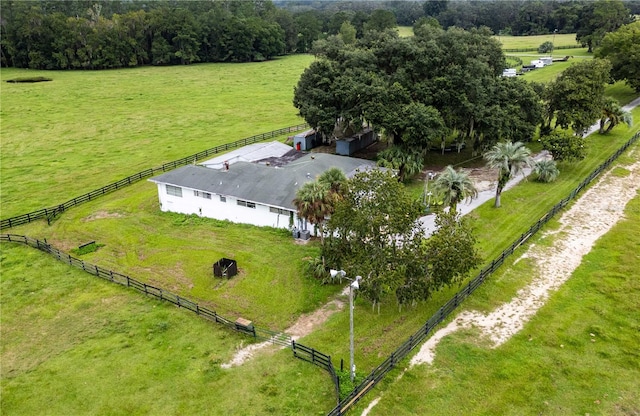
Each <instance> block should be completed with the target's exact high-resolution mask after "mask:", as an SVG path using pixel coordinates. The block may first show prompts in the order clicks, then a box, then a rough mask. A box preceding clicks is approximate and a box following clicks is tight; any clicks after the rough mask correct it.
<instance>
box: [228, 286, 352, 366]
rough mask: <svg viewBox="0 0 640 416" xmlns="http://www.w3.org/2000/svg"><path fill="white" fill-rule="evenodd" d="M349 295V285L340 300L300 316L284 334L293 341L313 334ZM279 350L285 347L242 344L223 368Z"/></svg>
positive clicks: (342, 306) (337, 299) (262, 343)
mask: <svg viewBox="0 0 640 416" xmlns="http://www.w3.org/2000/svg"><path fill="white" fill-rule="evenodd" d="M348 294H349V286H348V285H347V287H345V288H344V290H343V291H342V292H341V293H340V296H339V297H338V298H336V299H334V300H332V301H330V302H329V303H327V304H325V305H323V306H322V307H321V308H320V309H318V310H316V311H314V312H312V313H309V314H306V315H302V316H300V317H299V318H298V320H297V321H296V323H295V324H293V325H292V326H291V327H289V328H287V329H286V330H285V331H284V332H285V333H286V334H289V335H291V338H293V340H297V339H299V338H302V337H304V336H306V335H309V334H311V333H312V332H313V331H314V330H315V329H317V328H318V327H320V326H321V325H322V324H324V323H325V322H326V321H327V319H329V317H330V316H331V315H333V314H334V313H336V312H338V311H341V310H343V309H344V305H345V303H344V301H342V298H344V297H345V296H347V295H348ZM279 348H284V347H276V346H275V345H273V344H272V343H270V342H269V341H265V342H261V343H260V344H251V345H249V346H247V347H244V348H243V347H242V344H241V345H240V348H239V349H238V351H236V353H235V355H234V356H233V358H232V359H231V361H229V362H228V363H224V364H222V365H221V367H222V368H231V367H235V366H238V365H241V364H243V363H244V362H245V361H246V360H249V359H251V358H252V357H253V356H254V355H255V353H257V352H259V351H262V350H265V349H267V350H276V349H279Z"/></svg>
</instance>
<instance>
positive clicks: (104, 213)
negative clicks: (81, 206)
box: [84, 210, 124, 221]
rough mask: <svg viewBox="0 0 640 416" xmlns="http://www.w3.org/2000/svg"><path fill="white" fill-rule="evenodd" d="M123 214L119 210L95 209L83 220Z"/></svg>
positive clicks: (114, 216)
mask: <svg viewBox="0 0 640 416" xmlns="http://www.w3.org/2000/svg"><path fill="white" fill-rule="evenodd" d="M123 216H124V215H122V214H120V213H119V212H108V211H104V210H101V211H96V212H94V213H93V214H91V215H89V216H88V217H86V218H85V219H84V221H93V220H101V219H103V218H121V217H123Z"/></svg>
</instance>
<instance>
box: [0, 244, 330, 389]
mask: <svg viewBox="0 0 640 416" xmlns="http://www.w3.org/2000/svg"><path fill="white" fill-rule="evenodd" d="M0 241H6V242H12V243H22V244H26V245H28V246H31V247H34V248H37V249H38V250H41V251H44V252H45V253H49V254H51V255H52V256H53V257H55V258H57V259H58V260H60V261H62V262H63V263H67V264H69V265H71V266H74V267H77V268H79V269H82V270H84V271H85V272H87V273H90V274H92V275H94V276H98V277H100V278H102V279H105V280H109V281H111V282H113V283H117V284H120V285H123V286H127V287H130V288H133V289H135V290H137V291H138V292H140V293H144V294H145V295H149V296H153V297H155V298H157V299H160V300H164V301H167V302H171V303H173V304H174V305H176V306H178V307H181V308H185V309H188V310H190V311H191V312H193V313H195V314H196V315H199V316H201V317H203V318H205V319H208V320H210V321H214V322H216V323H219V324H222V325H224V326H225V327H227V328H229V329H232V330H234V331H237V332H241V333H243V334H247V335H250V336H253V337H254V338H259V339H263V340H266V341H269V342H271V343H272V344H275V345H279V346H282V347H291V349H292V350H293V355H294V357H296V358H300V359H302V360H304V361H309V362H311V363H313V364H315V365H317V366H319V367H321V368H323V369H325V370H327V371H328V372H329V374H330V375H331V377H332V379H333V381H334V384H335V385H336V386H337V383H338V382H337V376H336V372H335V370H334V368H333V364H332V363H331V356H329V355H326V354H323V353H321V352H320V351H317V350H315V349H313V348H309V347H307V346H304V345H302V344H300V343H297V342H295V341H293V339H292V338H291V336H290V335H288V334H285V333H284V332H277V331H271V330H269V329H265V328H259V327H256V326H253V325H251V326H246V325H243V324H241V323H238V321H232V320H230V319H227V318H225V317H223V316H220V315H218V314H217V313H216V312H215V311H213V310H211V309H209V308H206V307H204V306H200V305H198V303H197V302H193V301H191V300H189V299H186V298H183V297H181V296H178V295H176V294H174V293H171V292H168V291H166V290H164V289H161V288H158V287H155V286H152V285H148V284H146V283H143V282H140V281H138V280H136V279H133V278H131V277H129V276H126V275H124V274H120V273H117V272H114V271H112V270H107V269H104V268H102V267H100V266H96V265H94V264H91V263H87V262H85V261H83V260H80V259H77V258H75V257H73V256H70V255H69V254H67V253H64V252H62V251H60V250H58V249H57V248H55V247H53V246H52V245H51V244H49V243H47V242H46V241H41V240H38V239H35V238H31V237H27V236H24V235H18V234H0ZM336 388H337V387H336Z"/></svg>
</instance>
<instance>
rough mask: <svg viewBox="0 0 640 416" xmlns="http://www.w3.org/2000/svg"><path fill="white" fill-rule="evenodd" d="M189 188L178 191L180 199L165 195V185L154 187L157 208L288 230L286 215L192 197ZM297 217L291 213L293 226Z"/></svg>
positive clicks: (214, 198) (217, 198) (231, 199)
mask: <svg viewBox="0 0 640 416" xmlns="http://www.w3.org/2000/svg"><path fill="white" fill-rule="evenodd" d="M193 191H194V190H193V189H191V188H182V197H179V196H173V195H168V194H167V189H166V184H164V183H159V184H158V195H159V199H160V209H161V210H162V211H164V212H167V211H168V212H177V213H180V214H195V215H200V216H202V217H208V218H215V219H218V220H229V221H232V222H237V223H242V224H253V225H257V226H260V227H276V228H285V229H288V228H289V215H287V214H276V213H273V212H271V211H270V210H269V207H268V206H266V205H261V204H256V207H255V208H249V207H245V206H241V205H238V200H237V198H234V197H231V196H227V197H226V200H227V202H221V201H220V195H217V194H211V199H207V198H203V197H201V196H196V195H194V193H193ZM297 224H298V217H297V215H296V213H295V212H294V225H297Z"/></svg>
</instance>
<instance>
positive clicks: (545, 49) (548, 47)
mask: <svg viewBox="0 0 640 416" xmlns="http://www.w3.org/2000/svg"><path fill="white" fill-rule="evenodd" d="M552 51H553V43H551V42H549V41H546V42H544V43H543V44H542V45H540V46H538V53H551V52H552Z"/></svg>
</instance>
